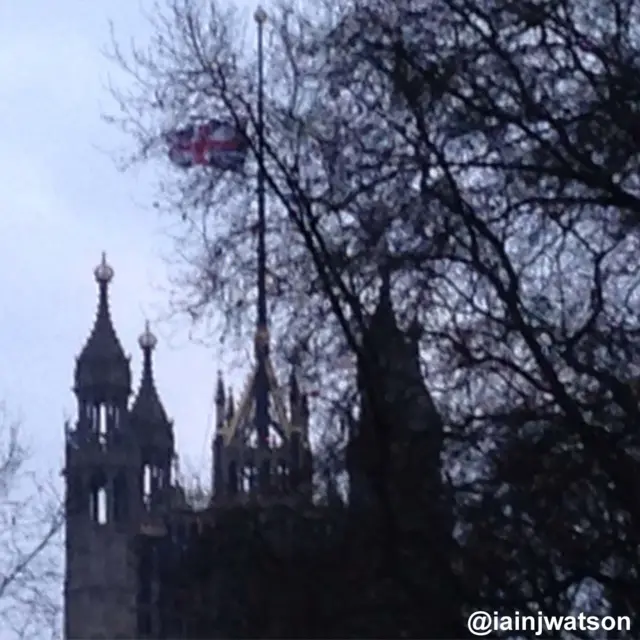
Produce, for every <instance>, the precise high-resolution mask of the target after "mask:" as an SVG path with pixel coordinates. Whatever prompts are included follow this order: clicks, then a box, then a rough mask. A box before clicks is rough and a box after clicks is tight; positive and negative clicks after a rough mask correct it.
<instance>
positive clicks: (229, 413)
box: [227, 387, 236, 421]
mask: <svg viewBox="0 0 640 640" xmlns="http://www.w3.org/2000/svg"><path fill="white" fill-rule="evenodd" d="M227 397H228V400H227V420H229V421H231V420H233V414H234V413H235V411H236V407H235V402H234V401H233V390H232V389H231V387H229V389H228V390H227Z"/></svg>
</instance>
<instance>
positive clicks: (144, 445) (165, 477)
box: [131, 322, 175, 509]
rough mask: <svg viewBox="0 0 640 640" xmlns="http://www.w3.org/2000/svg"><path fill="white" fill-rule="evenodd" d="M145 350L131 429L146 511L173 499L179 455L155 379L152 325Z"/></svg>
mask: <svg viewBox="0 0 640 640" xmlns="http://www.w3.org/2000/svg"><path fill="white" fill-rule="evenodd" d="M138 343H139V345H140V349H141V350H142V360H143V365H142V378H141V380H140V386H139V388H138V393H137V395H136V399H135V401H134V403H133V406H132V407H131V426H132V430H133V432H134V433H135V436H136V440H137V442H138V443H139V446H140V462H141V470H140V473H141V480H140V481H141V485H142V492H143V504H144V506H145V508H146V509H151V508H152V507H153V506H159V505H160V504H161V503H162V501H163V498H167V499H168V496H169V489H170V486H171V481H172V478H171V469H172V462H173V458H174V455H175V447H174V435H173V422H172V421H171V420H169V418H168V417H167V413H166V411H165V409H164V406H163V404H162V401H161V400H160V396H159V395H158V391H157V389H156V385H155V382H154V378H153V351H154V349H155V348H156V345H157V344H158V340H157V338H156V337H155V336H154V335H153V333H152V332H151V329H150V327H149V323H148V322H147V323H146V325H145V330H144V332H143V333H142V334H141V335H140V337H139V339H138Z"/></svg>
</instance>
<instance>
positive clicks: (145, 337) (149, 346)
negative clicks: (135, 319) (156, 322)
mask: <svg viewBox="0 0 640 640" xmlns="http://www.w3.org/2000/svg"><path fill="white" fill-rule="evenodd" d="M138 344H139V345H140V348H141V349H143V350H144V351H146V350H149V351H153V350H154V349H155V348H156V345H157V344H158V339H157V338H156V337H155V336H154V335H153V333H151V327H150V326H149V321H148V320H147V321H145V323H144V332H143V333H142V335H141V336H140V337H139V338H138Z"/></svg>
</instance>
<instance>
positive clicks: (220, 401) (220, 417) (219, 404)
mask: <svg viewBox="0 0 640 640" xmlns="http://www.w3.org/2000/svg"><path fill="white" fill-rule="evenodd" d="M225 399H226V398H225V393H224V380H223V378H222V371H218V384H217V388H216V426H217V428H218V429H220V428H222V426H223V425H224V421H225V410H226V409H227V407H226V406H225Z"/></svg>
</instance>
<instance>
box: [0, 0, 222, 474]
mask: <svg viewBox="0 0 640 640" xmlns="http://www.w3.org/2000/svg"><path fill="white" fill-rule="evenodd" d="M146 4H147V6H148V5H149V3H148V2H147V3H146ZM109 20H113V21H114V23H115V25H116V28H117V30H118V33H120V34H122V37H123V39H124V41H125V42H126V41H127V39H128V37H129V36H131V35H133V36H135V37H136V38H138V39H140V40H143V39H144V38H145V35H146V34H147V33H148V25H147V22H146V19H145V17H144V15H143V12H142V8H141V5H140V4H139V2H138V1H137V0H108V1H106V0H92V1H91V2H88V1H87V0H56V1H55V2H53V1H52V0H27V1H22V2H18V1H16V0H2V1H0V78H1V79H2V81H1V82H0V122H2V138H1V140H2V142H1V144H0V171H1V176H2V178H1V180H0V295H1V296H2V302H0V354H1V362H2V366H1V367H0V398H1V399H2V400H4V401H5V402H6V404H7V405H8V407H9V409H10V411H11V412H12V413H13V414H14V415H16V414H18V415H19V416H21V417H22V418H23V424H24V429H25V431H26V433H27V435H28V438H29V440H30V442H31V443H32V444H33V446H34V448H35V454H36V455H37V456H38V458H39V460H41V461H42V465H43V466H48V467H50V468H56V469H59V468H60V467H61V465H62V460H63V420H64V417H65V414H68V415H73V413H74V411H75V400H74V396H73V394H72V392H71V390H70V389H71V385H72V373H73V366H74V358H75V356H76V355H77V354H78V353H79V351H80V349H81V348H82V346H83V343H84V341H85V340H86V338H87V336H88V334H89V331H90V329H91V326H92V324H93V319H94V316H95V311H96V301H97V288H96V284H95V282H94V279H93V269H94V267H95V266H96V265H97V264H98V262H99V260H100V255H101V252H102V251H103V250H104V251H106V252H107V257H108V261H109V263H110V264H111V266H112V267H113V268H114V270H115V278H114V280H113V283H112V287H111V291H112V295H111V311H112V317H113V320H114V324H115V327H116V331H117V333H118V335H119V337H120V340H121V342H122V343H123V346H124V347H125V350H127V351H128V352H129V353H131V354H132V356H133V372H134V380H135V381H136V385H137V383H138V381H139V376H140V360H141V358H140V351H139V348H138V344H137V338H138V336H139V334H140V333H141V331H142V329H143V325H144V319H145V317H149V318H150V319H151V321H153V320H154V318H157V317H158V316H159V314H160V313H161V312H162V311H164V310H165V309H166V301H167V293H166V287H167V281H166V273H167V268H166V266H165V263H164V261H163V260H162V256H163V255H166V252H167V251H168V249H169V244H168V240H167V239H166V236H165V235H164V233H163V231H162V227H161V222H160V220H158V219H157V218H156V216H155V215H154V211H153V209H152V207H151V204H152V201H153V193H152V190H151V184H150V181H149V178H148V177H145V176H144V175H142V174H139V175H137V174H136V173H127V174H122V173H120V172H118V171H117V169H116V167H115V165H114V162H113V158H112V157H111V156H110V155H109V154H107V153H105V152H104V151H101V150H100V149H110V148H113V147H114V142H116V141H117V136H118V132H117V131H114V129H113V128H111V127H109V125H107V124H105V123H103V122H102V121H101V119H100V114H101V112H103V111H104V110H105V109H106V108H107V107H109V105H110V104H111V103H110V97H109V94H108V92H107V91H106V90H105V83H106V80H107V76H108V74H109V73H110V72H113V71H114V68H113V66H112V64H111V63H110V62H109V61H107V60H106V59H105V57H104V56H103V54H102V53H101V49H102V48H104V46H105V45H106V44H107V43H108V40H109ZM152 327H153V329H154V331H155V333H156V334H157V336H158V338H159V345H158V348H157V349H156V381H157V386H158V389H159V391H160V394H161V397H162V398H163V400H164V403H165V407H166V409H167V411H168V413H169V414H170V415H171V416H173V417H174V419H175V424H176V434H177V440H178V447H179V450H180V452H181V454H182V456H181V457H182V458H183V459H184V461H185V464H184V465H183V468H184V467H187V466H190V467H197V468H200V469H201V470H202V471H205V470H206V469H207V467H206V465H205V458H203V454H204V452H205V451H206V450H207V449H208V447H209V444H208V441H207V440H208V438H209V437H210V434H211V428H210V421H211V410H212V395H213V391H214V385H215V376H216V370H217V369H218V367H219V358H220V355H221V354H220V353H217V352H216V351H215V350H214V349H207V348H205V347H202V346H198V345H194V344H189V342H188V336H187V330H186V327H185V326H183V327H182V330H179V329H180V327H177V326H176V324H175V322H174V323H172V324H171V325H167V324H158V323H156V324H154V325H152ZM206 464H208V458H207V463H206Z"/></svg>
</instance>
